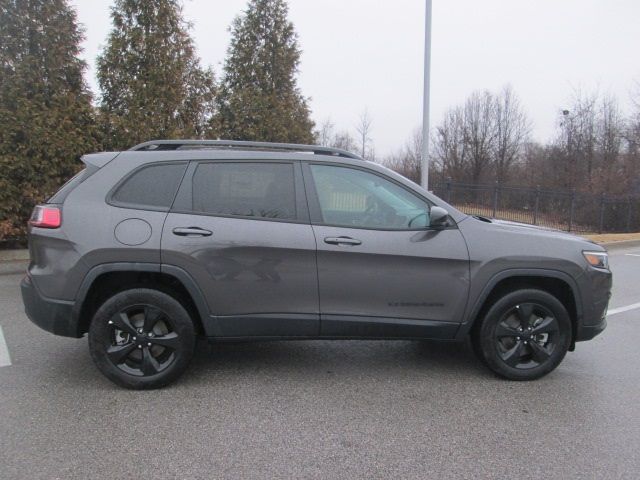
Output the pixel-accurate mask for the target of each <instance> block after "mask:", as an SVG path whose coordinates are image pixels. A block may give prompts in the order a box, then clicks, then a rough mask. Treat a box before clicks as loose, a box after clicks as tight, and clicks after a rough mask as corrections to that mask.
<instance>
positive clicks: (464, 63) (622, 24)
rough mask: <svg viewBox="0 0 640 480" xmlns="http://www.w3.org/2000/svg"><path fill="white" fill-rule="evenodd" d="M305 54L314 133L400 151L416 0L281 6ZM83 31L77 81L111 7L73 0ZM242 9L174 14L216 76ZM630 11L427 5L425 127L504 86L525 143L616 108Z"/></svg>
mask: <svg viewBox="0 0 640 480" xmlns="http://www.w3.org/2000/svg"><path fill="white" fill-rule="evenodd" d="M288 3H289V9H290V12H289V16H290V19H291V20H292V21H293V23H294V24H295V28H296V31H297V33H298V36H299V42H300V47H301V49H302V51H303V53H302V58H301V63H300V72H299V86H300V88H301V90H302V92H303V94H304V95H305V96H307V97H310V106H311V110H312V115H313V119H314V120H315V121H316V123H317V124H320V123H322V122H323V121H325V120H326V119H330V120H331V121H332V122H333V123H334V124H335V125H336V127H337V128H338V129H348V130H351V131H352V133H355V127H356V125H357V123H358V119H359V117H360V115H361V114H362V113H363V112H364V111H365V109H366V110H368V112H369V115H370V117H371V118H372V119H373V125H372V129H371V137H372V139H373V141H374V145H375V150H376V154H377V155H378V156H379V157H380V156H384V155H386V154H388V153H391V152H392V151H394V150H396V149H398V148H399V147H401V146H402V144H403V143H404V142H405V141H407V139H408V138H409V137H410V136H411V135H412V133H413V132H414V131H415V130H416V129H417V128H419V127H420V126H421V122H422V98H423V68H424V63H423V60H424V12H425V2H424V0H387V1H382V0H380V1H378V0H289V2H288ZM71 4H72V5H74V6H75V7H76V9H77V12H78V20H79V21H80V23H81V24H83V26H84V28H85V36H86V40H85V43H84V52H83V57H84V59H85V60H86V61H87V63H88V66H89V68H88V71H87V80H88V82H89V85H90V86H91V88H92V90H93V91H94V93H98V88H97V81H96V79H95V59H96V56H97V55H98V53H99V52H100V51H101V49H102V47H103V46H104V44H105V42H106V38H107V35H108V33H109V30H110V28H111V22H110V17H109V9H110V6H111V4H112V1H111V0H71ZM245 7H246V1H245V0H186V1H185V2H184V14H185V17H186V19H187V20H188V21H189V22H191V23H192V30H191V34H192V36H193V38H194V41H195V44H196V47H197V50H198V53H199V55H200V58H201V61H202V63H203V64H204V65H210V66H212V67H213V69H214V71H215V72H216V74H217V75H218V76H219V75H220V74H221V72H222V65H223V62H224V58H225V54H226V50H227V46H228V44H229V39H230V34H229V30H228V27H229V25H230V24H231V21H232V20H233V18H234V17H235V16H236V15H238V14H239V13H240V12H242V10H243V9H244V8H245ZM639 20H640V1H638V0H433V33H432V40H431V45H432V62H431V109H430V110H431V112H430V113H431V125H432V126H434V125H436V124H438V123H439V122H440V121H441V119H442V117H443V115H444V113H445V112H446V110H447V109H448V108H450V107H452V106H455V105H458V104H460V103H462V102H464V100H465V98H466V97H467V96H468V95H469V94H470V93H471V92H473V91H475V90H483V89H489V90H492V91H499V90H500V89H501V88H502V87H504V86H505V85H507V84H509V85H511V86H512V87H513V89H514V90H515V91H516V93H517V94H518V95H519V97H520V99H521V102H522V104H523V106H524V108H525V110H526V111H527V113H528V114H529V116H530V118H531V120H532V125H533V130H532V136H533V138H534V139H535V140H538V141H541V142H544V141H548V140H550V139H551V138H552V136H553V135H554V131H555V128H556V125H557V121H558V116H559V112H560V110H561V109H563V108H566V107H567V105H568V104H569V102H570V99H571V96H572V95H573V93H574V92H575V91H576V90H578V89H580V90H583V91H589V92H591V91H596V90H597V91H599V92H600V93H602V94H612V95H615V96H617V97H618V99H619V101H620V103H621V106H622V108H623V111H625V110H628V109H629V108H630V107H629V105H630V103H631V102H630V95H631V93H632V92H633V91H634V89H635V87H636V86H637V84H638V83H640V56H639V55H638V47H640V28H638V21H639Z"/></svg>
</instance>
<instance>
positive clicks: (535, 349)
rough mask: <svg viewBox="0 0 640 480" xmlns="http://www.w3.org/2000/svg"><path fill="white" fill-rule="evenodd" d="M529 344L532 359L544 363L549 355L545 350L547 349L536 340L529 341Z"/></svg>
mask: <svg viewBox="0 0 640 480" xmlns="http://www.w3.org/2000/svg"><path fill="white" fill-rule="evenodd" d="M529 346H530V348H531V356H532V357H533V360H535V361H536V362H538V363H544V362H546V361H547V359H548V358H549V357H550V356H551V355H549V352H547V350H546V349H545V348H544V347H542V346H540V344H538V343H537V342H530V343H529Z"/></svg>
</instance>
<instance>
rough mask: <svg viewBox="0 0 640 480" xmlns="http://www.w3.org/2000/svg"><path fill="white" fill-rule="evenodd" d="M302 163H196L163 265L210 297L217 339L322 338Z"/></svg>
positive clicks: (209, 324)
mask: <svg viewBox="0 0 640 480" xmlns="http://www.w3.org/2000/svg"><path fill="white" fill-rule="evenodd" d="M303 190H304V189H303V186H302V174H301V172H300V165H299V163H298V162H286V161H266V160H265V161H256V160H252V161H243V160H234V161H226V160H225V161H201V162H192V163H191V165H190V166H189V168H188V170H187V172H186V174H185V179H184V180H183V182H182V185H181V187H180V190H179V192H178V195H177V197H176V200H175V202H174V205H173V208H172V210H171V211H170V213H169V214H168V216H167V219H166V222H165V225H164V229H163V234H162V264H163V268H165V266H167V265H172V266H177V267H180V268H182V269H183V270H185V271H186V272H187V273H188V274H189V275H190V276H191V277H192V278H193V279H194V280H195V282H196V283H197V285H198V287H199V288H200V289H201V291H202V292H203V294H204V296H205V297H206V302H207V304H208V307H209V310H210V312H211V316H210V318H208V319H206V325H205V329H207V333H208V334H209V335H212V336H218V337H245V336H317V335H318V333H319V313H318V284H317V274H316V259H315V257H316V251H315V250H316V246H315V238H314V235H313V231H312V229H311V225H310V224H309V217H308V210H307V207H306V201H305V198H304V193H303Z"/></svg>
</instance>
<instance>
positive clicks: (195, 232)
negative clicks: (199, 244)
mask: <svg viewBox="0 0 640 480" xmlns="http://www.w3.org/2000/svg"><path fill="white" fill-rule="evenodd" d="M173 234H174V235H178V236H180V237H210V236H211V235H212V234H213V232H212V231H211V230H205V229H204V228H199V227H178V228H174V229H173Z"/></svg>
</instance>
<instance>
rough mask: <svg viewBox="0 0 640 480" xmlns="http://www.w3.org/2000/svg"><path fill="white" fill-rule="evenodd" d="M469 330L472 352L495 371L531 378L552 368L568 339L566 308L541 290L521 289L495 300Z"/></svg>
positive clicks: (568, 321) (555, 365)
mask: <svg viewBox="0 0 640 480" xmlns="http://www.w3.org/2000/svg"><path fill="white" fill-rule="evenodd" d="M479 320H481V323H480V324H478V325H476V327H475V328H474V330H473V332H472V342H473V346H474V350H475V351H476V354H478V355H479V356H480V358H481V359H482V360H483V361H484V363H485V364H486V365H487V366H488V367H489V368H490V369H491V370H493V371H494V372H495V373H497V374H498V375H500V376H502V377H505V378H508V379H511V380H534V379H536V378H540V377H542V376H543V375H546V374H547V373H549V372H551V371H552V370H553V369H555V368H556V367H557V366H558V365H559V364H560V362H561V361H562V359H563V358H564V356H565V355H566V353H567V350H568V349H569V345H570V343H571V320H570V318H569V314H568V313H567V309H566V308H565V307H564V305H563V304H562V303H561V302H560V301H559V300H558V299H557V298H556V297H554V296H553V295H551V294H550V293H547V292H545V291H542V290H536V289H522V290H516V291H514V292H511V293H508V294H507V295H505V296H503V297H502V298H500V299H499V300H497V301H496V302H495V303H494V304H493V305H492V306H491V307H490V308H489V309H488V311H487V312H486V314H485V315H484V318H482V319H479Z"/></svg>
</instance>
